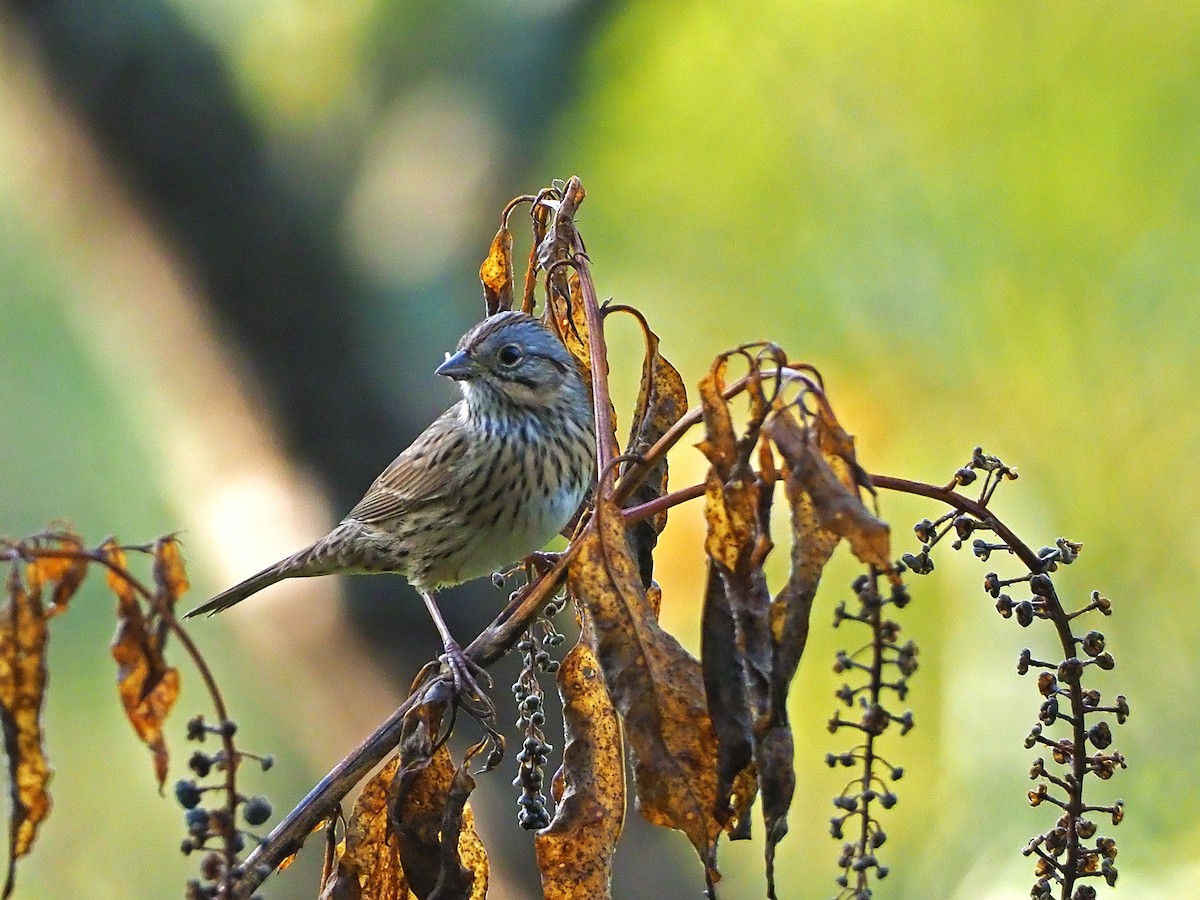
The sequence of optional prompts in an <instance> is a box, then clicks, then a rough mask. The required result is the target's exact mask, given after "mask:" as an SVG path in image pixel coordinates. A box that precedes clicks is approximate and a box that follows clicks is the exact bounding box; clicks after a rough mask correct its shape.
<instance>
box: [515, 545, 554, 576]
mask: <svg viewBox="0 0 1200 900" xmlns="http://www.w3.org/2000/svg"><path fill="white" fill-rule="evenodd" d="M561 558H562V554H561V553H551V552H549V551H546V550H539V551H538V552H536V553H530V554H529V555H528V556H527V557H525V558H524V559H523V560H521V564H522V565H525V566H529V568H531V569H533V571H534V572H536V573H537V574H538V575H545V574H546V573H547V572H549V571H550V570H551V569H553V568H554V567H555V566H556V565H558V561H559V560H560V559H561Z"/></svg>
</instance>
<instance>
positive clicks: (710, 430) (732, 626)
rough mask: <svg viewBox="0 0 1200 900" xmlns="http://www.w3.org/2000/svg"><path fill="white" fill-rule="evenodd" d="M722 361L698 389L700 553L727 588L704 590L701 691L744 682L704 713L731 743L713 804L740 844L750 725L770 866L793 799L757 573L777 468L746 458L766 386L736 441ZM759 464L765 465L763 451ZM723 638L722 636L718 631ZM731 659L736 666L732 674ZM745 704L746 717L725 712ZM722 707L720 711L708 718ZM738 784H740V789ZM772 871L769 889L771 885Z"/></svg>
mask: <svg viewBox="0 0 1200 900" xmlns="http://www.w3.org/2000/svg"><path fill="white" fill-rule="evenodd" d="M745 355H746V357H747V359H748V360H749V362H750V365H751V371H752V373H754V372H756V371H757V370H758V368H759V361H758V358H757V357H750V356H749V355H748V354H745ZM725 368H726V357H724V356H722V357H719V358H718V359H717V360H716V362H715V363H714V364H713V367H712V369H711V371H710V372H709V374H708V375H707V376H706V377H705V378H704V379H703V380H702V381H701V383H700V400H701V403H702V404H703V410H704V425H705V437H704V440H703V441H702V442H701V444H700V449H701V450H702V451H703V452H704V454H705V456H707V457H708V460H709V463H710V468H709V472H708V475H707V477H706V479H705V504H704V514H705V520H706V522H707V525H708V530H707V534H706V537H705V551H706V553H707V554H708V556H709V559H710V561H711V563H710V564H711V567H712V570H713V572H714V574H715V575H716V576H717V577H719V580H720V583H721V585H722V586H723V588H724V591H723V595H724V596H720V595H719V594H717V592H716V588H715V586H714V585H712V584H711V583H710V585H709V590H708V591H707V592H706V593H707V596H706V601H705V622H706V625H707V627H708V629H709V631H708V638H709V640H708V641H707V642H706V645H705V655H706V657H707V655H708V653H709V652H713V653H714V658H713V659H712V660H711V662H710V661H709V660H708V659H707V658H706V660H705V665H706V667H711V668H710V669H709V670H708V675H707V679H706V683H708V684H709V685H712V684H713V683H714V682H716V681H718V680H719V679H720V678H721V677H722V669H721V668H719V667H724V675H723V677H725V678H729V677H730V676H731V674H740V676H741V679H742V690H741V691H736V690H733V689H730V688H728V687H726V688H724V689H723V690H722V689H720V688H715V689H714V691H713V693H711V694H710V699H709V704H710V713H711V714H712V715H713V718H714V721H716V719H717V718H718V717H719V718H720V719H721V720H722V727H721V729H720V730H719V731H718V737H719V739H721V740H723V741H726V742H728V743H727V744H726V745H725V746H723V747H722V749H721V750H720V751H719V757H718V758H719V759H720V760H722V762H723V763H724V765H723V766H722V767H720V768H719V769H718V779H719V783H720V787H721V790H722V793H720V794H718V803H719V804H720V807H719V808H720V809H721V810H723V815H727V816H729V817H730V819H729V824H730V827H731V828H733V829H737V828H738V827H739V826H740V828H741V829H742V831H740V832H738V836H745V834H744V832H745V830H746V829H748V822H747V819H746V816H745V811H746V810H747V809H748V804H749V802H750V801H751V800H752V799H753V798H752V796H751V797H746V796H744V795H745V794H746V793H747V791H746V790H745V787H744V783H745V780H746V778H747V775H745V774H744V773H745V770H746V765H747V764H746V762H745V746H744V742H745V738H746V733H745V730H744V726H743V725H742V723H748V724H749V737H750V742H751V747H752V750H753V765H754V770H755V772H756V775H757V780H758V787H759V790H760V791H761V793H762V805H763V810H762V812H763V821H764V823H765V825H766V829H767V846H768V854H769V855H768V861H769V860H770V852H771V849H772V848H773V847H774V845H775V844H776V843H777V842H778V841H779V840H781V839H782V838H783V836H784V835H785V834H786V833H787V814H788V811H789V809H790V808H791V803H792V798H793V796H794V794H795V788H796V775H795V764H794V752H793V739H792V732H791V727H790V725H789V724H788V718H787V708H786V706H783V705H779V704H775V703H773V702H772V701H773V699H774V698H773V696H772V690H771V687H772V673H773V665H774V641H773V637H772V634H771V595H770V592H769V590H768V588H767V578H766V573H765V572H764V571H763V564H764V562H765V561H766V557H767V555H768V554H769V553H770V551H771V548H772V544H771V537H770V510H771V499H772V497H773V494H774V490H773V489H774V480H773V477H774V475H773V473H774V468H773V466H771V465H769V464H768V465H765V466H760V470H759V471H756V470H755V469H754V467H753V466H752V465H751V456H752V454H753V453H754V451H755V449H756V448H759V449H760V451H761V448H760V445H759V434H760V429H761V426H762V423H763V421H764V419H765V418H766V415H767V412H768V408H769V406H768V403H767V400H766V397H765V395H764V392H763V388H762V384H761V382H760V381H759V380H757V379H752V380H751V381H750V382H749V383H748V385H747V396H748V397H749V401H750V411H749V417H748V422H747V424H746V427H745V429H744V431H743V432H742V434H741V436H740V437H739V436H738V434H737V433H736V432H735V430H734V427H733V420H732V415H731V413H730V411H729V407H728V404H727V402H726V401H725V399H724V398H723V397H722V392H723V391H724V388H725ZM760 456H761V457H763V458H765V459H766V460H767V461H768V463H769V458H770V454H769V452H766V453H762V452H760ZM722 631H724V632H725V633H724V634H723V635H722V634H721V632H722ZM721 637H724V638H725V639H730V638H731V639H732V647H730V648H720V649H718V648H717V646H716V641H717V640H718V639H719V638H721ZM729 657H732V661H733V662H734V664H735V665H734V666H733V668H732V670H731V669H730V668H728V663H729V661H730V659H729ZM738 702H742V703H744V704H745V708H744V709H736V708H734V707H733V706H732V705H731V704H736V703H738ZM714 705H720V707H721V708H720V709H714V708H713V706H714ZM739 779H740V784H741V785H743V786H742V787H741V788H740V789H739ZM771 875H772V873H771V871H770V865H768V881H770V880H771Z"/></svg>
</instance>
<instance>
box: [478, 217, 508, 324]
mask: <svg viewBox="0 0 1200 900" xmlns="http://www.w3.org/2000/svg"><path fill="white" fill-rule="evenodd" d="M512 249H513V238H512V232H511V231H509V230H508V223H507V222H506V223H505V224H503V225H501V226H500V230H499V231H497V232H496V236H495V237H494V238H492V246H491V247H490V248H489V250H488V255H487V258H486V259H485V260H484V261H483V263H482V265H480V267H479V280H480V282H482V283H483V302H484V304H485V306H486V307H487V314H488V315H489V316H494V315H495V314H496V313H498V312H504V311H506V310H510V309H512V305H513V257H512Z"/></svg>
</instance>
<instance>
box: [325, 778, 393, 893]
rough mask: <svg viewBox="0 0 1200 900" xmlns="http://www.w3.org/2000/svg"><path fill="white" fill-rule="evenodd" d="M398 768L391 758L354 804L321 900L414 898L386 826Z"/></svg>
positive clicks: (389, 828) (364, 788) (367, 784)
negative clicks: (334, 866)
mask: <svg viewBox="0 0 1200 900" xmlns="http://www.w3.org/2000/svg"><path fill="white" fill-rule="evenodd" d="M399 768H400V757H399V755H396V756H393V757H392V758H391V759H390V760H388V762H387V763H386V764H385V765H384V767H383V768H382V769H381V770H380V771H379V772H378V773H377V774H376V775H375V777H374V778H372V779H371V780H370V781H368V782H367V783H366V785H365V786H364V787H363V789H362V793H361V794H359V795H358V799H357V800H356V801H354V808H353V810H352V811H351V813H350V818H349V819H347V820H346V836H345V838H344V839H343V841H342V846H341V848H340V850H341V852H340V854H339V856H338V861H337V866H336V868H335V869H334V871H333V873H332V874H331V875H330V877H329V879H328V880H327V881H326V882H325V886H324V888H323V889H322V891H321V898H320V900H360V898H368V900H410V898H413V897H414V895H413V893H412V892H411V891H410V890H409V889H408V883H407V882H406V881H405V879H404V872H403V871H402V870H401V868H400V856H399V853H398V851H397V849H396V836H395V835H394V834H393V833H392V830H391V827H390V826H389V824H388V795H389V793H390V791H391V785H392V782H393V781H394V780H395V777H396V772H397V771H398V770H399Z"/></svg>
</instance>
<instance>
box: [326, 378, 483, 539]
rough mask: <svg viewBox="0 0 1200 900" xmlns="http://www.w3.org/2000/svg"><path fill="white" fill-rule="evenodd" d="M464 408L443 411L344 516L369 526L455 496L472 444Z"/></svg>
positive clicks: (454, 407) (451, 408) (458, 406)
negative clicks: (463, 458)
mask: <svg viewBox="0 0 1200 900" xmlns="http://www.w3.org/2000/svg"><path fill="white" fill-rule="evenodd" d="M462 406H463V404H462V402H461V401H460V402H459V403H456V404H455V405H454V406H452V407H450V409H448V410H446V412H444V413H442V415H441V416H439V417H438V418H437V419H436V420H435V421H434V422H433V423H432V424H431V425H430V426H429V427H428V428H426V429H425V430H424V431H423V432H421V434H420V435H419V436H418V437H417V439H416V440H415V441H413V442H412V444H410V445H409V446H408V447H406V448H405V449H404V450H403V451H402V452H401V454H400V455H399V456H397V457H396V458H395V459H394V460H392V464H391V465H389V466H388V467H387V468H386V469H384V470H383V472H382V473H380V475H379V477H378V478H376V479H375V483H374V484H372V485H371V487H370V488H369V489H368V490H367V492H366V494H364V495H363V498H362V499H361V500H359V501H358V505H356V506H355V507H354V509H352V510H350V512H349V514H348V515H347V516H346V518H347V519H355V520H357V521H359V522H362V523H364V524H368V525H371V524H376V523H379V522H386V521H389V520H392V519H398V518H401V517H402V516H405V515H407V514H409V513H411V512H412V511H413V510H415V509H418V508H420V507H422V506H424V505H426V504H428V503H433V502H437V501H439V500H443V499H445V498H446V497H449V496H451V495H453V493H454V492H455V490H457V488H458V486H459V484H460V483H461V481H462V476H463V473H462V467H461V465H459V462H460V461H461V459H462V457H463V456H464V455H465V454H466V452H467V449H468V447H469V444H470V439H469V437H468V435H466V434H465V432H464V430H463V425H462V412H463V410H462Z"/></svg>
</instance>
